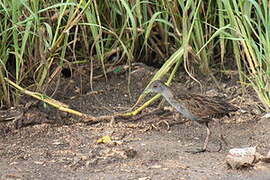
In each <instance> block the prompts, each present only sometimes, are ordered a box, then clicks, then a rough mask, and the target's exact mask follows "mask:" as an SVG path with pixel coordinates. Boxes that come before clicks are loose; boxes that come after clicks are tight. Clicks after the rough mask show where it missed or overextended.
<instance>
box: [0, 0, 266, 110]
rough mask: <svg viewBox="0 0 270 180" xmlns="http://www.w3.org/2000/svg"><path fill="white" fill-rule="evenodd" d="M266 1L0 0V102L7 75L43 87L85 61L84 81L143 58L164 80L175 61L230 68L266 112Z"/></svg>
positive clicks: (11, 97)
mask: <svg viewBox="0 0 270 180" xmlns="http://www.w3.org/2000/svg"><path fill="white" fill-rule="evenodd" d="M269 6H270V1H269V0H259V1H255V0H219V1H213V0H207V1H202V0H184V1H183V0H158V1H154V0H104V1H98V0H80V1H79V0H76V1H75V0H66V1H64V0H61V1H56V0H51V1H47V0H43V1H41V0H0V84H1V86H0V101H1V106H2V107H3V106H4V107H9V106H13V105H15V104H17V103H19V94H20V92H19V91H14V90H13V89H11V88H10V81H13V82H15V83H16V84H17V85H19V86H21V87H24V88H25V89H31V90H32V91H36V92H40V93H45V92H46V88H47V87H48V85H49V84H50V82H51V81H52V80H53V79H54V78H57V77H58V76H59V75H60V74H61V72H63V69H66V68H68V69H71V70H72V71H75V70H76V67H78V66H81V65H90V66H89V67H90V68H91V73H90V75H88V76H89V79H90V81H91V80H92V77H93V74H94V72H95V71H98V70H99V71H100V69H101V70H102V71H101V72H103V74H104V76H105V78H106V73H107V72H108V71H109V70H110V69H111V67H114V66H116V65H118V64H127V65H128V67H129V70H130V69H131V64H132V63H133V62H143V63H145V64H147V65H152V66H155V67H158V68H160V69H159V71H158V72H157V74H156V75H155V76H154V77H153V79H158V78H161V77H162V76H164V75H165V74H167V73H168V74H169V79H168V82H169V83H170V82H171V81H172V80H173V77H174V75H175V73H176V72H177V71H178V70H179V67H180V66H184V67H185V69H186V71H187V72H188V73H189V74H190V75H192V74H193V72H192V68H190V67H195V71H196V72H200V74H201V75H204V76H208V75H210V76H213V73H212V71H213V69H218V70H219V71H221V72H223V73H230V72H231V71H230V70H231V68H232V67H236V68H237V71H238V74H239V82H240V83H241V84H242V85H243V88H245V87H247V86H252V87H253V89H254V90H255V91H256V93H257V96H258V98H259V99H260V100H261V102H262V104H263V105H264V109H265V110H267V111H269V109H270V8H269ZM192 64H195V65H194V66H193V65H192ZM233 65H234V66H233ZM72 71H71V72H72ZM127 83H130V80H128V81H127Z"/></svg>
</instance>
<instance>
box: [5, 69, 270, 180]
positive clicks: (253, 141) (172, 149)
mask: <svg viewBox="0 0 270 180" xmlns="http://www.w3.org/2000/svg"><path fill="white" fill-rule="evenodd" d="M155 71H156V70H155V69H152V68H150V67H145V66H138V67H136V68H134V69H133V71H132V73H131V95H132V98H131V99H129V95H128V88H127V73H126V72H123V73H110V74H108V80H107V82H106V81H105V80H104V78H99V79H97V80H94V81H93V87H94V89H93V90H94V91H91V90H90V89H91V88H90V83H89V79H88V77H87V76H81V75H80V74H79V72H74V74H73V75H72V78H70V79H69V78H66V79H65V78H63V77H62V79H61V81H60V84H59V85H56V84H57V81H56V82H55V84H53V85H52V86H51V89H48V94H51V93H52V92H53V91H54V88H55V87H58V89H57V91H56V94H55V95H54V98H55V99H57V100H59V101H61V102H64V103H66V104H68V105H70V106H71V107H72V108H73V109H76V110H78V111H81V112H84V113H88V114H91V115H94V116H99V115H109V114H112V113H114V112H123V111H127V110H128V109H129V108H130V107H132V105H134V103H135V101H136V100H137V98H138V96H139V95H140V93H141V92H142V91H143V89H144V88H145V86H146V85H147V83H148V82H149V80H150V78H151V77H152V76H153V74H154V72H155ZM82 72H83V70H82V71H81V72H80V73H82ZM218 80H219V82H220V87H222V88H223V90H222V91H220V90H218V89H217V88H216V85H215V84H213V83H211V82H212V80H211V79H207V78H205V79H203V80H201V82H203V83H202V85H203V93H206V94H207V95H211V96H223V97H225V98H228V99H230V101H231V103H232V104H234V105H235V106H237V107H239V108H240V110H239V111H237V112H235V113H232V114H231V116H230V117H225V118H223V119H221V121H222V127H223V129H224V134H225V138H226V140H227V141H228V142H229V147H226V146H225V147H224V148H223V149H222V150H221V151H220V152H216V151H217V149H218V148H219V139H218V136H217V133H218V132H216V130H217V128H216V126H215V123H212V124H211V129H212V131H213V135H212V136H211V138H210V144H209V150H210V151H209V152H205V153H200V154H190V153H187V152H186V151H187V150H192V149H196V148H198V147H201V146H202V144H203V141H204V138H205V135H206V129H205V127H202V126H201V125H199V124H196V123H194V122H191V121H188V120H185V119H183V118H182V117H181V116H179V117H177V116H176V113H174V112H171V111H169V110H168V108H164V107H167V106H168V104H166V103H164V104H163V106H161V107H160V108H159V110H156V111H154V112H151V111H152V110H154V109H155V108H156V107H157V105H158V103H155V104H153V105H152V106H150V107H147V108H146V109H144V110H143V112H142V113H141V114H139V115H137V116H135V117H130V118H127V119H116V120H115V121H114V122H113V123H112V122H96V123H81V120H80V119H79V118H78V117H76V116H73V115H69V114H67V113H63V112H60V111H58V110H56V109H53V108H52V107H48V106H47V107H45V106H44V105H43V104H41V103H36V104H35V105H32V106H30V107H29V108H28V109H27V110H24V113H23V117H22V118H20V119H19V120H16V122H4V123H3V122H2V123H1V124H0V132H1V136H0V158H1V161H0V179H44V180H45V179H46V180H48V179H53V180H56V179H91V180H95V179H108V180H112V179H123V180H124V179H125V180H126V179H138V180H150V179H151V180H152V179H160V180H162V179H171V180H173V179H177V180H178V179H183V180H208V179H210V180H212V179H224V180H226V179H229V180H234V179H235V180H238V179H239V180H244V179H250V180H253V179H258V180H259V179H262V180H264V179H265V180H266V179H270V168H269V167H267V165H261V166H255V167H253V168H249V169H244V170H233V169H229V168H228V167H227V165H226V163H225V157H226V155H227V153H228V150H229V149H230V148H241V147H250V146H257V150H258V152H260V153H261V154H266V153H267V152H268V151H269V150H270V143H269V139H270V120H269V119H262V118H261V116H262V115H263V114H262V112H261V110H260V108H259V107H260V103H259V101H258V100H257V99H256V95H255V93H254V92H253V91H252V90H247V91H245V92H242V90H241V88H240V86H239V85H238V84H236V83H235V82H236V79H235V77H234V76H228V77H225V75H224V77H219V78H218ZM221 80H222V81H221ZM183 82H184V83H183ZM52 87H53V88H52ZM173 87H174V88H175V89H179V90H181V88H182V87H185V88H187V89H188V90H190V91H193V92H197V93H201V92H200V86H199V85H198V84H197V83H194V81H192V80H191V79H190V78H189V77H188V76H187V75H185V73H179V74H178V76H177V77H176V81H175V82H174V84H173ZM149 97H150V96H147V99H148V98H149ZM29 101H32V99H30V98H28V97H25V98H24V103H27V102H29ZM166 122H167V124H168V125H169V128H168V126H167V124H166ZM102 137H103V140H102ZM106 137H110V138H111V141H106V139H105V138H106ZM98 140H99V141H101V143H98V142H97V141H98ZM102 142H103V143H102Z"/></svg>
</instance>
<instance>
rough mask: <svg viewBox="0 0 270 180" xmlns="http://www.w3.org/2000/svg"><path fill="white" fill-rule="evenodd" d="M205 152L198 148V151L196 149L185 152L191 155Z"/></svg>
mask: <svg viewBox="0 0 270 180" xmlns="http://www.w3.org/2000/svg"><path fill="white" fill-rule="evenodd" d="M206 151H207V150H206V149H203V148H199V149H196V150H187V151H185V152H187V153H191V154H198V153H203V152H206Z"/></svg>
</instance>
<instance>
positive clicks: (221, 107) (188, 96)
mask: <svg viewBox="0 0 270 180" xmlns="http://www.w3.org/2000/svg"><path fill="white" fill-rule="evenodd" d="M146 91H150V92H156V93H160V94H161V95H162V96H163V97H164V98H165V99H166V100H167V101H168V102H169V103H170V104H171V105H172V106H173V107H174V108H175V109H176V110H177V111H178V112H180V113H181V114H182V115H183V116H184V117H186V118H188V119H191V120H193V121H196V122H197V123H200V124H204V125H206V128H207V136H206V138H205V142H204V146H203V148H202V149H201V150H199V151H196V152H204V151H206V148H207V145H208V140H209V136H210V134H211V131H210V129H209V127H208V123H209V122H210V121H212V120H213V119H214V118H221V117H223V116H226V115H227V116H228V115H229V113H230V112H234V111H237V109H238V108H236V107H235V106H233V105H231V104H229V103H228V102H226V101H224V100H221V99H218V98H215V97H209V96H203V95H198V94H192V93H189V92H186V91H183V90H181V91H180V92H179V95H178V96H176V95H175V93H174V92H173V91H172V90H171V89H170V88H169V87H168V86H166V85H165V84H163V83H162V82H161V81H160V80H157V81H154V82H152V83H151V84H150V85H149V87H148V88H147V89H146ZM219 126H220V125H219ZM220 138H221V139H222V140H223V141H224V142H225V143H226V141H225V140H224V138H223V135H222V132H221V128H220Z"/></svg>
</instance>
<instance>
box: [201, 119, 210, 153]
mask: <svg viewBox="0 0 270 180" xmlns="http://www.w3.org/2000/svg"><path fill="white" fill-rule="evenodd" d="M205 125H206V132H207V134H206V138H205V140H204V144H203V149H202V150H203V152H204V151H206V148H207V145H208V142H209V137H210V135H211V131H210V129H209V126H208V123H205Z"/></svg>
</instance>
